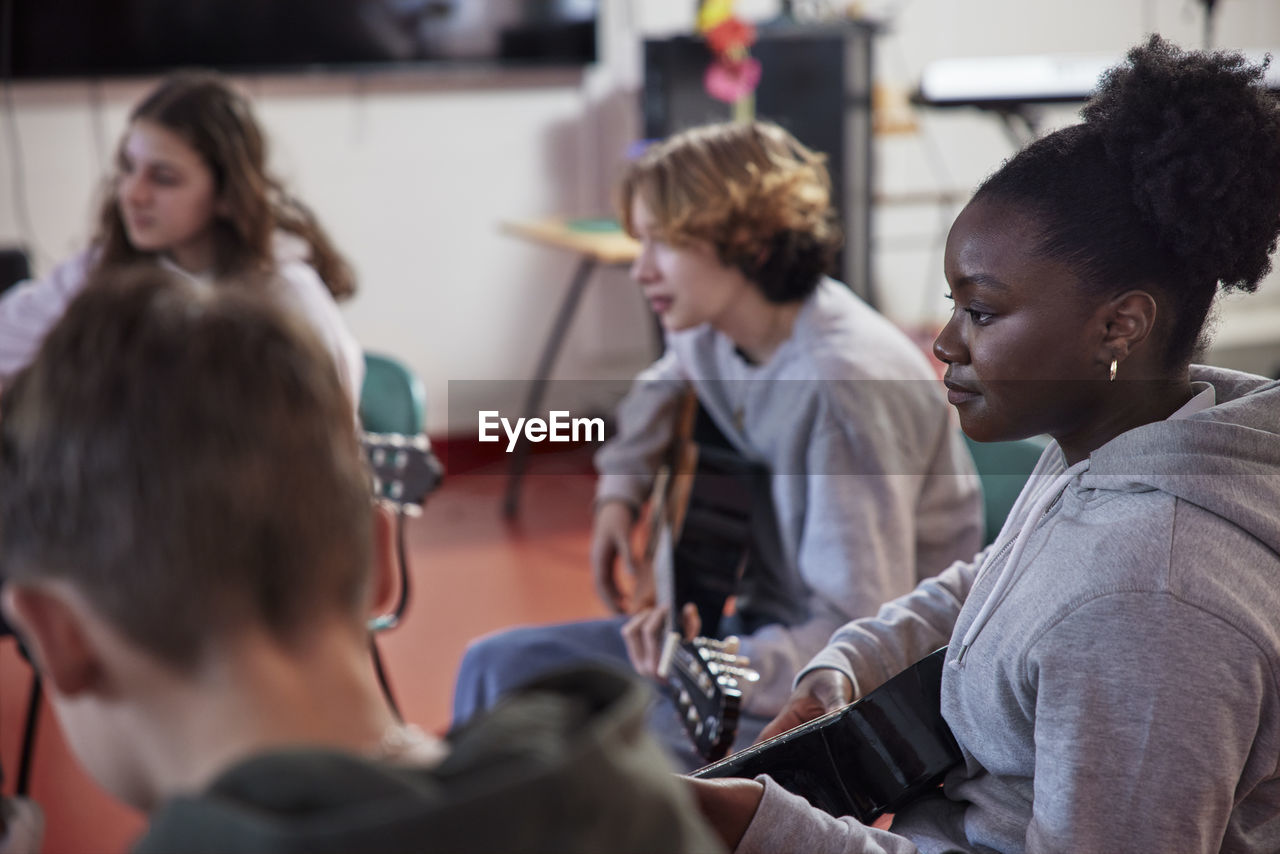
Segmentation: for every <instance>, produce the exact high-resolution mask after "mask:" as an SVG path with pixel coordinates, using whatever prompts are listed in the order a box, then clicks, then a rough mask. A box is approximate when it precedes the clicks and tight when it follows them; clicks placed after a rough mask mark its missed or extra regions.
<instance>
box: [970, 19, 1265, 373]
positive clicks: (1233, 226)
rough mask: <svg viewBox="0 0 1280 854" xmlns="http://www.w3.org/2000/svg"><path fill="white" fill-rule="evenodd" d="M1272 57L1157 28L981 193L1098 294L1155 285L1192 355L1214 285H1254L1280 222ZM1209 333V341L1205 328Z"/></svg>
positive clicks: (1180, 356) (1182, 349)
mask: <svg viewBox="0 0 1280 854" xmlns="http://www.w3.org/2000/svg"><path fill="white" fill-rule="evenodd" d="M1264 71H1265V66H1255V65H1251V64H1250V63H1249V62H1248V61H1247V60H1246V59H1245V58H1244V57H1243V56H1242V55H1241V54H1238V53H1230V52H1220V53H1211V52H1199V51H1196V52H1187V51H1182V50H1179V49H1178V48H1177V47H1175V46H1174V45H1172V44H1170V43H1169V42H1167V41H1165V40H1163V39H1162V38H1160V37H1159V36H1152V37H1151V38H1150V39H1149V40H1148V41H1147V42H1146V43H1145V44H1143V45H1140V46H1138V47H1135V48H1134V49H1132V50H1131V51H1130V52H1129V54H1128V58H1127V61H1126V62H1125V63H1123V64H1121V65H1119V66H1117V67H1116V68H1114V69H1112V70H1111V71H1110V72H1108V74H1107V75H1106V76H1105V77H1104V78H1103V80H1102V82H1101V84H1100V86H1099V89H1098V92H1097V94H1096V95H1095V96H1094V97H1093V98H1092V99H1091V100H1090V102H1089V103H1088V104H1087V105H1086V107H1085V108H1084V110H1083V112H1082V115H1083V117H1084V122H1083V123H1082V124H1078V125H1074V126H1071V127H1068V128H1064V129H1063V130H1060V131H1057V132H1055V133H1053V134H1050V135H1049V136H1047V137H1045V138H1043V139H1040V140H1038V141H1036V142H1034V143H1032V144H1031V145H1030V146H1028V147H1027V148H1025V149H1023V150H1022V151H1021V152H1019V153H1018V155H1017V156H1015V157H1013V158H1012V159H1011V160H1009V161H1008V162H1007V163H1005V164H1004V165H1003V166H1002V167H1001V168H1000V169H999V170H998V171H997V172H995V173H994V174H993V175H992V176H991V177H990V178H988V179H987V180H986V181H985V182H984V183H983V185H982V186H981V187H980V188H979V189H978V191H977V193H976V194H975V196H974V201H975V202H978V201H993V202H996V203H1001V204H1012V205H1013V206H1014V207H1015V208H1016V209H1017V210H1018V211H1019V212H1020V213H1021V214H1023V215H1030V216H1032V217H1033V218H1034V219H1035V220H1036V222H1037V224H1038V225H1039V227H1040V230H1041V235H1040V246H1039V249H1040V251H1041V252H1043V253H1044V254H1045V255H1047V256H1049V257H1053V258H1056V259H1058V260H1061V261H1064V262H1065V263H1067V264H1068V265H1069V266H1070V267H1071V268H1072V270H1073V271H1074V272H1075V273H1076V275H1077V277H1078V279H1079V280H1080V282H1081V284H1082V286H1083V287H1085V288H1087V289H1090V290H1092V291H1093V292H1095V293H1097V294H1098V295H1099V296H1101V297H1107V296H1110V295H1114V294H1118V293H1121V292H1123V291H1125V290H1129V289H1131V288H1135V287H1149V288H1153V289H1155V290H1156V291H1158V292H1159V293H1160V295H1161V297H1162V299H1163V307H1164V309H1165V310H1168V311H1170V312H1171V315H1172V322H1171V324H1170V331H1169V333H1168V341H1167V342H1166V347H1165V361H1166V363H1167V364H1168V365H1169V366H1170V367H1177V366H1179V365H1185V364H1186V363H1187V362H1188V361H1189V360H1190V359H1191V358H1192V354H1193V350H1194V349H1195V347H1196V344H1197V343H1198V340H1199V336H1200V333H1201V329H1202V327H1203V326H1204V324H1205V319H1206V316H1207V314H1208V311H1209V308H1210V306H1211V305H1212V302H1213V299H1214V296H1215V295H1216V293H1217V291H1218V289H1219V288H1221V289H1222V290H1224V291H1225V290H1233V289H1237V290H1244V291H1253V290H1255V289H1256V288H1257V286H1258V283H1259V281H1260V280H1261V279H1262V278H1263V277H1264V276H1265V275H1266V273H1267V272H1268V270H1269V269H1270V266H1271V265H1270V261H1269V259H1268V256H1269V255H1270V254H1271V252H1272V251H1273V250H1274V248H1275V245H1276V235H1277V231H1278V230H1280V104H1278V103H1277V101H1276V99H1275V98H1274V97H1273V96H1272V95H1271V93H1269V92H1267V91H1266V89H1265V88H1264V87H1263V86H1262V85H1261V83H1262V78H1263V73H1264ZM1201 343H1203V342H1201Z"/></svg>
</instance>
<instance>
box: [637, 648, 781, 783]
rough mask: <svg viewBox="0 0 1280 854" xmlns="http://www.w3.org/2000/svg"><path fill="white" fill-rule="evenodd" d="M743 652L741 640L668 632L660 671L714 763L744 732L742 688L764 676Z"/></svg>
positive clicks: (703, 752)
mask: <svg viewBox="0 0 1280 854" xmlns="http://www.w3.org/2000/svg"><path fill="white" fill-rule="evenodd" d="M750 664H751V662H750V660H748V659H747V658H746V657H744V656H741V655H739V654H738V639H737V638H732V637H731V638H728V639H726V640H715V639H713V638H703V637H699V638H694V639H693V640H691V641H686V640H683V639H682V638H681V637H680V635H679V634H678V633H676V632H671V633H670V634H668V635H667V639H666V643H665V645H664V646H663V650H662V661H661V664H660V665H659V668H658V673H659V675H660V676H662V678H664V679H665V680H666V681H667V685H668V687H669V688H670V689H671V692H672V694H673V695H674V700H675V704H676V709H677V710H678V711H679V714H680V720H681V723H683V724H684V728H685V730H686V731H687V732H688V734H689V738H690V739H691V740H692V741H693V745H694V748H695V749H696V750H697V752H698V755H699V756H701V757H702V758H703V759H705V760H707V761H708V762H714V761H715V760H717V759H720V758H722V757H724V756H725V755H726V754H728V752H729V748H730V747H731V746H732V745H733V739H734V736H736V735H737V733H738V714H739V710H740V709H741V706H742V692H743V690H744V689H745V688H746V687H747V685H749V684H750V683H752V682H755V681H757V680H758V679H759V678H760V674H759V673H757V672H756V671H755V670H752V669H751V667H750Z"/></svg>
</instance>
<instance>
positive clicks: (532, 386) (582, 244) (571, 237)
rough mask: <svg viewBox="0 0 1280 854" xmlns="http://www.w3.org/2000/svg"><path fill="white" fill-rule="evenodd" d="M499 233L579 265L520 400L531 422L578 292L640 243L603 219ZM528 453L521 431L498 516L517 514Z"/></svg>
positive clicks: (521, 224) (553, 221)
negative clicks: (572, 257) (574, 258)
mask: <svg viewBox="0 0 1280 854" xmlns="http://www.w3.org/2000/svg"><path fill="white" fill-rule="evenodd" d="M502 230H503V231H504V232H506V233H507V234H510V235H513V236H515V237H520V238H523V239H525V240H528V241H531V242H533V243H536V244H539V245H541V246H549V247H551V248H553V249H564V250H567V251H569V252H574V253H576V254H577V255H578V256H579V261H578V266H577V268H576V269H575V270H574V273H573V276H572V278H570V280H569V290H568V291H567V292H566V293H565V295H564V299H563V300H562V301H561V303H560V310H559V311H558V312H557V313H556V317H555V321H554V322H553V323H552V324H551V332H550V334H548V335H547V339H546V342H545V343H544V344H543V345H542V355H541V356H539V358H538V365H537V368H535V370H534V374H533V379H532V381H531V382H530V383H529V393H528V395H527V396H526V397H525V404H524V415H525V417H526V418H533V417H535V416H536V415H537V414H538V411H539V410H540V409H541V407H542V398H543V396H544V395H545V394H546V389H547V381H548V379H549V377H550V374H551V370H552V368H554V367H555V361H556V357H557V356H558V355H559V354H560V348H561V346H562V345H563V344H564V336H565V333H566V332H568V330H569V324H570V323H571V322H572V321H573V315H574V313H575V312H576V311H577V310H578V303H579V302H581V300H582V292H583V290H585V289H586V286H587V282H588V281H590V279H591V274H592V273H594V272H595V269H596V267H598V266H600V265H601V264H603V265H605V266H610V267H621V266H627V265H629V264H631V262H633V261H634V260H635V259H636V257H637V256H638V255H639V254H640V244H639V243H637V242H636V241H635V240H633V239H632V238H631V237H630V236H629V235H627V234H626V233H625V232H623V231H622V228H621V227H620V226H619V225H618V224H617V223H616V222H615V221H613V220H606V219H585V220H572V219H564V218H561V217H549V218H546V219H537V220H523V221H516V222H504V223H503V224H502ZM528 454H529V441H528V440H527V439H526V438H524V434H523V433H521V434H520V437H519V439H517V441H516V447H515V449H514V451H513V456H512V457H511V469H510V472H509V473H508V476H507V492H506V496H505V498H504V499H503V503H502V512H503V514H504V515H505V516H506V517H507V518H508V519H512V518H515V516H516V514H517V513H518V512H519V510H520V482H521V479H522V478H523V477H524V470H525V465H526V463H527V462H528Z"/></svg>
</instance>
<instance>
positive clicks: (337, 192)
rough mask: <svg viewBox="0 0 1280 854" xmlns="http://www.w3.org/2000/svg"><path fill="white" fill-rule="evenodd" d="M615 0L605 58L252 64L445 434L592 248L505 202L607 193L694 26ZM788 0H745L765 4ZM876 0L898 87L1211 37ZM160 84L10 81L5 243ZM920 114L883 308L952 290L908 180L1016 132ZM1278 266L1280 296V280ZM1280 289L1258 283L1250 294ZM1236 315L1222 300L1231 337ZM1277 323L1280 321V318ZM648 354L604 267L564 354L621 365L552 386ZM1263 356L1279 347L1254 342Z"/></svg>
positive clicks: (883, 49)
mask: <svg viewBox="0 0 1280 854" xmlns="http://www.w3.org/2000/svg"><path fill="white" fill-rule="evenodd" d="M604 5H605V16H604V22H603V25H602V42H603V54H604V61H603V62H602V63H601V64H600V65H598V66H597V67H595V68H593V69H591V70H589V71H588V72H587V73H585V74H578V73H573V72H543V73H537V74H532V73H521V74H516V73H496V72H489V73H480V72H476V73H467V74H459V73H446V74H442V73H433V72H428V71H423V72H418V71H414V72H394V73H384V74H363V75H355V74H325V75H318V74H308V75H298V76H288V77H283V76H269V77H254V78H240V80H239V82H240V83H241V84H242V85H244V87H245V88H246V89H247V90H248V91H249V92H250V93H251V94H252V95H253V96H254V98H255V101H256V103H257V106H258V110H259V115H260V116H261V118H262V120H263V122H264V124H265V125H266V126H267V128H268V132H269V133H270V135H271V138H272V141H273V146H274V148H273V160H272V162H273V164H274V166H275V169H276V171H277V172H278V173H279V174H280V175H281V176H282V177H283V178H284V179H285V180H286V182H287V183H288V184H289V185H290V186H291V187H292V188H293V189H294V190H295V191H296V192H297V194H298V195H299V196H300V197H302V198H303V199H305V200H306V201H308V202H309V203H310V204H311V205H312V207H313V208H314V209H315V210H316V211H317V213H318V214H319V215H320V217H321V218H322V220H323V221H324V222H325V224H326V225H327V226H328V227H329V229H330V230H331V231H332V232H333V235H334V237H335V239H336V240H337V242H338V243H339V245H340V246H341V247H342V248H343V249H344V251H345V252H346V253H347V254H348V256H349V257H350V259H351V260H352V262H353V263H354V265H355V267H356V270H357V273H358V274H359V276H360V280H361V292H360V294H359V295H358V296H357V298H356V299H355V300H353V301H352V302H350V303H348V304H347V305H346V307H345V309H344V310H345V312H346V316H347V319H348V322H349V323H350V325H351V327H352V329H353V330H354V331H355V334H356V335H357V337H358V338H359V339H360V341H361V342H362V343H363V344H364V345H365V346H366V347H367V348H369V349H373V350H380V351H384V352H390V353H393V354H397V355H399V356H401V357H402V358H404V359H406V360H407V361H408V362H409V363H410V364H411V365H412V366H413V367H414V368H415V369H416V370H417V371H418V372H419V373H420V374H421V375H422V376H423V377H424V378H425V379H426V380H427V383H428V394H429V428H430V429H431V430H432V431H433V432H437V433H439V432H444V431H445V430H446V429H451V430H454V431H465V432H470V431H471V430H473V429H474V425H471V424H469V423H463V424H459V423H453V424H450V422H449V419H448V415H447V411H446V410H447V400H448V391H449V383H450V381H457V380H476V379H483V380H509V381H510V382H506V383H494V384H492V385H489V386H487V387H486V388H484V389H483V393H484V394H486V395H487V396H489V397H490V398H492V399H491V400H489V401H488V405H491V406H495V407H497V408H500V409H512V410H514V409H516V408H517V407H518V405H519V398H520V395H521V393H522V389H523V383H522V381H523V380H524V379H526V378H527V377H528V375H529V374H530V372H531V371H532V366H533V363H534V361H535V359H536V357H537V354H538V352H539V349H540V347H541V345H542V340H543V337H544V336H545V334H546V331H547V329H548V327H549V325H550V323H551V319H552V316H553V314H554V312H555V310H556V307H557V305H558V303H559V300H560V297H561V295H562V294H563V291H564V289H565V286H566V284H567V282H568V278H569V275H570V273H571V271H572V269H573V267H574V264H575V259H573V258H572V257H570V256H568V255H566V254H564V253H561V252H557V251H555V250H550V249H544V248H539V247H535V246H532V245H529V244H526V243H524V242H522V241H520V240H517V239H514V238H511V237H508V236H504V235H503V234H501V233H500V231H499V224H500V222H501V221H502V220H503V219H507V218H520V217H530V216H541V215H547V214H552V213H565V214H570V215H592V214H599V213H602V212H606V211H607V210H608V199H609V191H610V185H611V183H612V180H613V177H614V175H615V174H616V172H617V169H618V168H619V165H620V164H621V163H622V161H623V156H624V152H625V150H626V147H627V144H628V143H629V142H630V141H631V140H633V139H635V138H636V136H637V135H638V133H639V117H638V115H637V112H636V107H635V93H636V91H637V89H638V87H639V84H640V79H641V69H640V59H639V56H640V54H639V47H638V45H639V41H638V40H639V38H640V35H639V34H641V33H649V34H666V33H670V32H681V31H687V29H689V27H690V25H691V20H690V19H691V15H692V12H691V10H692V8H693V6H694V2H693V0H630V2H625V0H605V3H604ZM801 5H810V6H812V5H815V4H812V3H810V4H797V6H801ZM816 5H818V6H822V5H824V4H816ZM825 5H826V6H836V5H840V4H836V3H827V4H825ZM777 6H778V4H777V3H776V2H773V0H750V2H748V0H740V2H739V9H740V10H741V11H742V12H743V13H744V14H745V15H749V16H751V17H754V18H757V19H761V18H765V17H768V16H769V15H771V14H773V13H774V11H775V10H776V8H777ZM862 6H863V8H864V9H865V10H866V11H867V12H869V13H871V14H873V15H877V16H881V17H885V18H886V19H887V20H888V21H889V28H888V30H887V31H886V33H885V35H884V36H883V37H882V38H880V39H879V40H878V42H877V51H878V53H877V76H878V79H879V80H881V81H882V82H885V83H888V84H897V85H899V86H903V87H909V86H911V85H913V84H914V82H915V81H916V79H917V78H918V75H919V73H920V70H921V69H922V68H923V67H924V65H925V64H926V63H927V62H929V61H930V60H933V59H938V58H943V57H956V56H988V55H1008V54H1029V53H1066V52H1099V51H1105V52H1114V53H1115V54H1116V55H1117V56H1119V55H1120V54H1121V53H1122V52H1123V51H1124V49H1125V48H1126V47H1128V46H1129V45H1131V44H1132V43H1134V42H1136V41H1138V40H1140V39H1141V37H1142V35H1143V34H1144V33H1145V32H1147V31H1149V30H1160V31H1162V32H1164V33H1165V34H1166V35H1168V36H1170V37H1172V38H1174V39H1175V40H1177V41H1179V42H1180V43H1182V44H1184V45H1187V46H1194V45H1198V44H1199V43H1200V26H1201V7H1200V5H1199V3H1197V2H1193V0H1073V2H1071V3H1064V2H1031V0H914V2H912V0H896V2H882V3H864V4H862ZM1218 6H1219V12H1218V21H1217V43H1218V44H1219V45H1222V46H1238V47H1249V48H1256V47H1267V46H1278V47H1280V3H1276V2H1274V0H1221V2H1220V3H1219V4H1218ZM151 82H152V81H145V80H143V81H138V80H132V81H119V80H117V81H109V82H86V81H76V82H59V83H19V84H15V85H14V86H13V87H12V89H11V93H10V94H11V98H10V103H11V104H12V109H11V110H5V114H4V116H3V117H0V121H2V122H3V127H2V128H0V130H2V131H3V132H2V133H0V242H14V241H16V242H21V243H26V244H29V245H33V246H34V247H35V249H36V266H37V268H38V270H39V271H40V272H45V271H47V270H48V269H49V268H50V266H51V265H52V264H53V263H54V262H55V261H56V260H57V259H58V258H61V257H64V256H65V255H67V254H69V253H70V252H72V251H74V250H75V249H76V248H78V247H79V246H81V245H82V244H83V242H84V241H85V240H86V239H87V237H88V234H89V230H90V224H89V223H90V208H91V200H92V199H93V198H94V196H95V193H96V189H97V186H98V182H99V180H100V177H101V176H102V175H103V174H104V173H105V171H106V169H107V167H108V165H109V163H110V160H111V156H112V152H113V151H114V147H115V143H116V140H117V138H118V136H119V134H120V133H121V131H122V129H123V125H124V120H125V115H126V114H127V111H128V109H129V107H130V106H131V104H132V103H134V102H135V101H136V100H137V99H138V98H139V97H140V96H141V95H142V93H143V92H145V91H146V89H147V88H148V87H149V85H150V83H151ZM1049 118H1050V126H1052V125H1053V124H1060V123H1065V122H1068V121H1070V120H1071V118H1072V110H1066V111H1057V112H1055V113H1053V114H1052V115H1051V116H1050V117H1049ZM918 121H919V122H920V125H921V131H920V133H917V134H912V135H904V136H883V137H878V138H877V140H876V147H877V150H876V157H877V164H878V177H877V180H878V191H879V192H880V193H881V194H882V195H884V196H886V197H887V199H888V200H889V201H888V202H887V203H886V204H884V205H882V206H880V207H879V208H878V209H877V219H876V246H877V250H876V252H877V254H876V258H875V259H874V260H875V273H876V277H877V284H878V289H879V292H880V294H881V295H882V296H883V298H884V302H885V310H886V312H887V313H888V314H890V315H891V316H892V317H894V318H895V319H897V320H899V321H901V322H904V323H916V322H920V321H929V320H932V319H936V317H937V316H938V315H939V314H940V312H941V311H942V310H943V306H942V303H941V300H940V297H939V295H940V294H941V293H942V291H943V283H942V279H941V275H940V273H939V272H938V270H939V267H940V262H939V260H938V256H937V254H936V252H935V251H934V245H935V244H936V242H937V240H938V239H939V238H940V236H941V235H942V234H944V231H943V228H944V227H945V224H946V223H947V222H948V221H949V218H950V216H951V215H952V211H950V210H949V209H947V208H946V207H945V206H938V205H902V204H895V203H892V199H894V198H900V197H901V196H902V195H903V194H904V193H909V192H914V191H935V190H958V191H962V192H967V191H968V190H969V189H971V188H972V187H973V185H974V184H975V183H976V182H977V181H978V180H979V179H980V178H981V177H982V176H983V175H985V174H986V173H987V172H989V171H990V170H991V169H992V168H994V167H995V166H996V165H998V163H999V161H1000V160H1001V159H1002V158H1004V157H1006V156H1008V154H1009V153H1011V148H1010V144H1009V142H1008V140H1007V138H1006V137H1005V136H1004V134H1003V133H1002V131H1001V130H1000V128H999V126H998V125H997V124H996V122H995V121H994V120H993V119H992V118H990V117H988V116H984V115H979V114H976V113H968V112H964V113H957V114H942V113H938V112H933V113H918ZM15 138H16V139H17V140H18V141H19V146H15V145H14V144H13V140H14V139H15ZM19 149H20V150H19ZM24 192H25V197H26V199H25V203H24V201H23V195H24ZM1274 278H1275V277H1273V279H1274ZM1265 287H1266V288H1267V289H1268V290H1269V291H1270V292H1271V295H1270V299H1272V304H1274V305H1277V306H1280V285H1278V284H1277V282H1275V281H1271V282H1268V283H1267V285H1266V286H1265ZM1267 300H1268V297H1265V296H1259V297H1256V298H1255V302H1254V303H1252V304H1246V305H1257V304H1259V303H1263V302H1266V301H1267ZM1250 314H1252V312H1250ZM1232 326H1233V320H1232V315H1231V314H1230V313H1228V314H1227V315H1226V320H1225V321H1224V324H1223V336H1224V337H1230V336H1229V334H1228V333H1229V332H1230V330H1231V328H1232ZM1241 328H1243V326H1242V327H1241ZM1261 336H1262V338H1263V339H1265V338H1266V337H1268V336H1267V330H1265V329H1264V330H1263V331H1262V333H1261ZM1276 337H1280V332H1277V333H1276ZM651 355H652V343H651V331H650V321H649V318H648V316H647V313H646V311H645V309H644V307H643V306H642V304H641V302H640V300H639V297H638V296H637V294H636V293H635V290H634V288H633V287H631V286H630V285H629V284H628V283H627V280H626V277H625V275H624V274H623V273H622V272H621V271H618V270H613V271H603V272H601V273H600V274H599V275H598V276H597V279H596V280H595V281H594V282H593V283H592V285H591V287H590V288H589V289H588V293H587V298H586V299H585V300H584V304H583V306H582V308H581V311H580V313H579V316H578V319H577V323H576V324H575V326H574V328H573V330H572V333H571V335H570V337H569V340H568V342H567V344H566V346H565V349H564V351H563V353H562V356H561V359H560V361H559V364H558V367H557V370H556V372H555V376H556V377H557V378H574V379H600V378H613V379H615V380H617V382H616V383H614V384H613V385H612V387H610V388H605V387H604V386H602V385H600V384H586V383H584V384H578V385H572V384H566V385H561V386H556V387H555V388H554V389H553V394H555V395H558V397H555V398H553V399H552V401H551V402H552V403H555V404H557V405H561V406H568V407H571V408H574V409H575V410H581V411H583V412H584V414H586V413H588V412H589V411H598V410H601V409H607V408H608V407H609V406H611V404H612V401H613V397H614V396H615V395H616V394H617V393H618V392H619V391H620V390H621V388H622V387H624V385H625V380H626V379H627V378H628V377H630V376H631V375H632V374H634V372H635V371H636V370H637V369H638V368H639V367H641V366H643V364H644V363H645V362H646V361H647V360H648V359H649V358H650V357H651ZM1269 357H1270V356H1269V351H1265V350H1264V351H1263V352H1262V354H1261V355H1260V356H1258V358H1269ZM455 392H456V393H458V394H459V395H463V394H465V395H474V394H476V393H477V386H474V385H467V386H465V387H463V386H455ZM458 402H459V403H461V402H463V401H462V400H461V399H459V400H458ZM466 402H468V403H473V402H475V401H472V400H470V399H468V400H467V401H466ZM458 408H459V409H461V407H458ZM455 421H456V419H455Z"/></svg>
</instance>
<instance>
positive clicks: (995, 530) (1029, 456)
mask: <svg viewBox="0 0 1280 854" xmlns="http://www.w3.org/2000/svg"><path fill="white" fill-rule="evenodd" d="M964 438H965V444H967V445H968V446H969V453H971V454H972V455H973V464H974V466H975V467H976V468H977V470H978V479H979V480H981V481H982V504H983V509H984V510H985V511H986V515H987V529H986V542H987V543H988V544H989V543H991V542H993V541H994V540H995V538H996V536H997V535H998V534H999V533H1000V527H1001V526H1002V525H1004V520H1005V517H1006V516H1008V515H1009V511H1010V510H1012V509H1013V503H1014V502H1015V501H1017V499H1018V493H1019V492H1021V491H1022V487H1023V486H1024V485H1025V484H1026V482H1027V478H1028V477H1029V476H1030V474H1031V471H1032V469H1034V468H1035V467H1036V462H1037V461H1038V460H1039V459H1040V454H1041V453H1042V452H1043V451H1044V449H1045V446H1046V445H1047V444H1048V443H1049V440H1048V439H1047V438H1046V437H1043V436H1036V437H1033V438H1030V439H1018V440H1017V441H1014V442H975V441H973V440H972V439H970V438H969V437H968V436H965V437H964Z"/></svg>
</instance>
